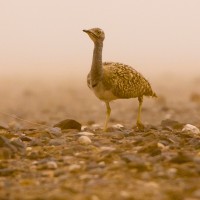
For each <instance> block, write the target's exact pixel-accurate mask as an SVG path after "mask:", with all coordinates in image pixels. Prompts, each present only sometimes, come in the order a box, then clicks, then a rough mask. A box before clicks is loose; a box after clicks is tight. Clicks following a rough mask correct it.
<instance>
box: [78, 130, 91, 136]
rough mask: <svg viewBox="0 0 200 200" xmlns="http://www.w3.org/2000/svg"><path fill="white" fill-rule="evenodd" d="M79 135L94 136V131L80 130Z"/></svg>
mask: <svg viewBox="0 0 200 200" xmlns="http://www.w3.org/2000/svg"><path fill="white" fill-rule="evenodd" d="M78 135H85V136H93V135H94V133H90V132H86V131H83V132H79V133H78Z"/></svg>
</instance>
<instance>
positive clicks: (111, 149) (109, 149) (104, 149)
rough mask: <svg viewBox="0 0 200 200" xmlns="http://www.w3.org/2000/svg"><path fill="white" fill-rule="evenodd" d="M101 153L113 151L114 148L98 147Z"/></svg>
mask: <svg viewBox="0 0 200 200" xmlns="http://www.w3.org/2000/svg"><path fill="white" fill-rule="evenodd" d="M100 149H101V151H115V150H116V148H115V147H107V146H103V147H100Z"/></svg>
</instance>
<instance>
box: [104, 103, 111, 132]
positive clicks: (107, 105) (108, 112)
mask: <svg viewBox="0 0 200 200" xmlns="http://www.w3.org/2000/svg"><path fill="white" fill-rule="evenodd" d="M105 103H106V121H105V124H104V129H103V130H104V131H106V130H107V126H108V121H109V119H110V113H111V108H110V104H109V102H105Z"/></svg>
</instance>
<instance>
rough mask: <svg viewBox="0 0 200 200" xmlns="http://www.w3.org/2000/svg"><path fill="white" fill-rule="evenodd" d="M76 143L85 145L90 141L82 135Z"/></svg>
mask: <svg viewBox="0 0 200 200" xmlns="http://www.w3.org/2000/svg"><path fill="white" fill-rule="evenodd" d="M78 142H79V143H80V144H85V145H87V144H91V143H92V141H91V139H90V138H89V137H87V136H85V135H82V136H81V137H79V138H78Z"/></svg>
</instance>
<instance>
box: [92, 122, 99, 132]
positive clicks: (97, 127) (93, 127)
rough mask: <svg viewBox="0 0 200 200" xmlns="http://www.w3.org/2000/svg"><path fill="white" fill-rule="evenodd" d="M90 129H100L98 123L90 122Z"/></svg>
mask: <svg viewBox="0 0 200 200" xmlns="http://www.w3.org/2000/svg"><path fill="white" fill-rule="evenodd" d="M91 127H92V130H94V131H95V130H98V129H100V125H99V124H92V126H91Z"/></svg>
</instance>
